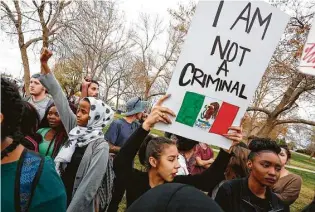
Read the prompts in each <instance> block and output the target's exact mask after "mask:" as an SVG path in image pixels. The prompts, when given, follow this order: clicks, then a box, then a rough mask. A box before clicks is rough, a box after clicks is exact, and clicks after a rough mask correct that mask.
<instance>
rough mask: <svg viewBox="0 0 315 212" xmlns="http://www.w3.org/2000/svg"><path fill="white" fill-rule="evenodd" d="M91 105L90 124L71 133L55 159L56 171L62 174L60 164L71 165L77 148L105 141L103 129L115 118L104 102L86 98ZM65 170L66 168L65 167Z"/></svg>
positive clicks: (77, 127) (78, 127) (76, 128)
mask: <svg viewBox="0 0 315 212" xmlns="http://www.w3.org/2000/svg"><path fill="white" fill-rule="evenodd" d="M84 100H87V101H88V102H89V103H90V113H89V120H88V124H87V126H85V127H82V126H76V127H75V128H73V129H72V130H71V131H70V132H69V139H68V141H67V142H66V143H65V144H64V146H63V147H62V148H61V150H60V152H59V153H58V155H57V156H56V158H55V163H56V170H57V172H58V173H59V174H60V164H61V163H62V164H63V165H66V164H67V163H70V161H71V158H72V155H73V153H74V151H75V148H76V147H83V146H87V145H88V144H90V143H91V142H93V141H96V140H97V139H104V134H103V128H104V127H105V126H107V125H108V124H110V122H111V121H112V120H113V118H114V112H113V110H112V109H111V108H110V107H109V106H108V105H106V104H105V103H104V102H103V101H102V100H98V99H95V98H94V97H86V98H84ZM63 168H65V167H63Z"/></svg>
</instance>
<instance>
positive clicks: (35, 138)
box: [21, 101, 42, 152]
mask: <svg viewBox="0 0 315 212" xmlns="http://www.w3.org/2000/svg"><path fill="white" fill-rule="evenodd" d="M23 106H24V110H23V113H22V114H23V115H22V123H21V132H22V133H23V135H24V136H25V139H24V141H23V143H22V145H23V146H24V147H25V148H27V149H29V150H32V151H35V152H38V147H39V143H40V142H41V140H42V136H41V135H39V134H38V133H36V131H37V130H38V127H39V122H40V119H39V114H38V112H37V110H36V108H35V107H34V106H33V105H32V104H31V103H29V102H25V101H23Z"/></svg>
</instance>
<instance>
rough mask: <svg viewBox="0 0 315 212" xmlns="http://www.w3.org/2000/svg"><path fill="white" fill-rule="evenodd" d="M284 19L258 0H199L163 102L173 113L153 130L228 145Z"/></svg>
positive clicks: (275, 44)
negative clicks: (166, 122) (226, 135)
mask: <svg viewBox="0 0 315 212" xmlns="http://www.w3.org/2000/svg"><path fill="white" fill-rule="evenodd" d="M288 20H289V17H288V15H286V14H285V13H283V12H281V11H280V10H278V9H277V8H273V7H272V6H270V5H269V4H268V3H265V2H262V1H253V2H248V1H200V2H199V3H198V5H197V9H196V13H195V16H194V17H193V20H192V23H191V26H190V29H189V32H188V35H187V38H186V41H185V44H184V46H183V49H182V52H181V55H180V57H179V59H178V61H177V64H176V67H175V70H174V72H173V76H172V79H171V82H170V86H169V88H168V91H167V93H171V94H172V98H170V99H168V100H167V101H165V102H164V106H166V107H168V108H170V109H171V110H173V111H174V112H175V113H176V114H177V116H176V117H175V118H173V120H172V124H171V125H169V126H162V125H157V126H156V128H157V129H160V130H164V131H167V132H171V133H174V134H179V135H181V136H184V137H187V138H191V139H194V140H198V141H201V142H206V143H208V144H214V145H217V146H220V147H223V148H228V147H229V146H230V145H231V142H230V141H229V140H227V139H226V138H224V137H223V136H222V135H224V134H226V133H228V131H229V127H230V126H238V125H239V124H240V121H241V119H242V117H243V115H244V113H245V111H246V109H247V107H248V105H249V103H250V101H251V99H252V96H253V94H254V92H255V90H256V88H257V86H258V84H259V81H260V80H261V78H262V75H263V74H264V71H265V70H266V68H267V66H268V63H269V60H270V58H271V56H272V54H273V52H274V50H275V48H276V46H277V43H278V41H279V39H280V37H281V35H282V33H283V31H284V29H285V27H286V24H287V22H288Z"/></svg>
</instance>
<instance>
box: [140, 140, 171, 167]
mask: <svg viewBox="0 0 315 212" xmlns="http://www.w3.org/2000/svg"><path fill="white" fill-rule="evenodd" d="M167 145H176V143H175V141H172V140H170V139H168V138H165V137H154V136H152V135H148V136H147V137H146V138H145V139H144V141H143V142H142V144H141V146H140V149H139V161H140V163H141V164H142V165H143V166H145V167H146V168H147V169H150V168H151V164H150V163H149V158H150V157H154V158H155V159H157V160H158V159H159V158H160V156H161V153H162V151H163V150H164V148H165V146H167Z"/></svg>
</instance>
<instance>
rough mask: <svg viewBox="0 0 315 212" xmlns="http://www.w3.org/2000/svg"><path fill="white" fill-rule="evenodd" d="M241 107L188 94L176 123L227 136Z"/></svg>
mask: <svg viewBox="0 0 315 212" xmlns="http://www.w3.org/2000/svg"><path fill="white" fill-rule="evenodd" d="M238 110H239V107H237V106H235V105H232V104H229V103H227V102H223V101H221V100H217V99H213V98H210V97H207V96H204V95H201V94H198V93H193V92H186V93H185V96H184V99H183V102H182V105H181V107H180V110H179V113H178V115H177V117H176V122H179V123H181V124H184V125H187V126H190V127H194V128H195V127H196V128H199V129H200V130H203V131H207V132H209V133H215V134H219V135H222V134H226V133H227V132H228V128H229V127H230V126H231V125H232V124H233V121H234V119H235V117H236V115H237V112H238Z"/></svg>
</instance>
